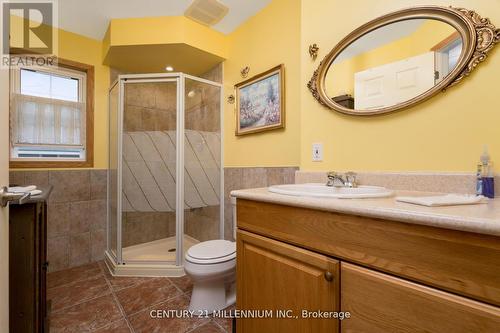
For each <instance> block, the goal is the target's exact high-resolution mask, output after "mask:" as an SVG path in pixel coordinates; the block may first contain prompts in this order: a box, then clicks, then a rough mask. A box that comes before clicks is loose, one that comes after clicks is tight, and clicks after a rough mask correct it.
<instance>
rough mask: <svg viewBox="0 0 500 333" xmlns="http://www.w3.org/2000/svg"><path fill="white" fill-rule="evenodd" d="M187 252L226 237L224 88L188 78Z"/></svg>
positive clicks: (185, 137)
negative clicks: (222, 109) (197, 244)
mask: <svg viewBox="0 0 500 333" xmlns="http://www.w3.org/2000/svg"><path fill="white" fill-rule="evenodd" d="M184 84H185V87H184V132H185V133H184V146H183V147H184V170H185V172H184V201H185V209H184V237H183V239H182V240H183V242H184V246H183V247H184V252H185V251H187V250H188V249H189V247H191V246H192V245H194V244H196V243H198V242H203V241H207V240H213V239H220V238H223V235H224V232H223V223H222V222H223V221H222V219H223V207H224V202H223V200H224V193H223V187H222V186H223V185H222V161H221V90H222V87H221V86H220V85H219V84H217V83H215V82H211V81H207V80H203V79H199V78H196V77H192V76H188V75H185V81H184Z"/></svg>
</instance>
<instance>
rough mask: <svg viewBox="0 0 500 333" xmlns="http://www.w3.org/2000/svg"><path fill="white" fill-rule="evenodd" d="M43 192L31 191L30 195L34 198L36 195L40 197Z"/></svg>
mask: <svg viewBox="0 0 500 333" xmlns="http://www.w3.org/2000/svg"><path fill="white" fill-rule="evenodd" d="M42 193H43V192H42V191H41V190H33V191H30V194H31V196H32V197H34V196H36V195H40V194H42Z"/></svg>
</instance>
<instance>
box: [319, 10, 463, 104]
mask: <svg viewBox="0 0 500 333" xmlns="http://www.w3.org/2000/svg"><path fill="white" fill-rule="evenodd" d="M462 44H463V43H462V39H461V36H460V34H459V33H458V32H457V30H456V29H455V28H454V27H453V26H452V25H450V24H448V23H445V22H443V21H439V20H435V19H427V18H419V19H407V20H403V21H398V22H394V23H391V24H388V25H386V26H383V27H380V28H378V29H375V30H373V31H371V32H369V33H367V34H365V35H364V36H362V37H360V38H358V39H357V40H355V41H354V42H352V43H351V44H350V45H349V46H347V47H346V48H345V49H344V50H342V51H341V52H340V53H339V54H338V56H337V57H336V58H335V60H334V61H333V62H332V65H331V66H330V68H329V70H328V72H327V73H326V76H325V88H326V92H327V94H328V96H329V98H330V99H332V100H334V101H338V100H342V101H345V100H349V102H350V103H349V105H343V106H344V107H347V108H350V109H354V110H356V111H364V110H376V109H382V108H387V107H392V106H395V105H398V104H401V103H404V102H407V101H409V100H412V99H413V98H415V97H417V96H419V95H422V94H424V93H426V92H427V91H429V90H431V89H432V88H434V86H435V85H436V84H438V83H439V82H440V81H441V80H442V79H443V78H444V77H446V76H447V75H448V74H449V73H450V72H451V71H453V69H454V68H455V67H456V65H457V60H458V59H459V57H460V55H461V53H462ZM346 95H347V96H346ZM337 103H338V102H337Z"/></svg>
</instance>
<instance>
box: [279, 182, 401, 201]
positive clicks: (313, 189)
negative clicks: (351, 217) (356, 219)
mask: <svg viewBox="0 0 500 333" xmlns="http://www.w3.org/2000/svg"><path fill="white" fill-rule="evenodd" d="M269 192H273V193H278V194H284V195H294V196H305V197H321V198H339V199H361V198H383V197H390V196H391V195H393V193H394V192H393V191H391V190H389V189H386V188H385V187H379V186H358V187H352V188H350V187H328V186H326V185H325V184H289V185H275V186H271V187H269Z"/></svg>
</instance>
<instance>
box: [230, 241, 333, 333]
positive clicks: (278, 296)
mask: <svg viewBox="0 0 500 333" xmlns="http://www.w3.org/2000/svg"><path fill="white" fill-rule="evenodd" d="M237 239H238V241H237V242H238V243H237V251H238V252H237V258H238V259H237V260H238V265H237V279H238V283H237V288H238V289H237V293H238V297H237V308H238V309H245V310H264V311H268V312H267V313H265V312H263V313H257V315H260V316H264V317H266V318H253V319H252V318H246V319H244V320H238V321H237V331H238V332H333V333H334V332H338V328H339V327H338V323H337V321H336V320H331V319H314V320H310V319H307V318H306V317H308V316H314V315H315V314H314V313H312V312H305V313H303V312H302V311H317V310H321V311H324V312H325V313H332V312H335V311H339V304H340V302H339V301H340V299H339V282H340V279H339V268H340V265H339V262H338V261H337V260H335V259H333V258H330V257H327V256H324V255H321V254H317V253H314V252H311V251H307V250H304V249H301V248H299V247H295V246H291V245H288V244H285V243H283V242H278V241H275V240H272V239H269V238H266V237H262V236H259V235H255V234H251V233H248V232H245V231H238V234H237ZM249 313H250V312H249ZM295 316H296V317H298V318H292V317H295Z"/></svg>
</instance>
